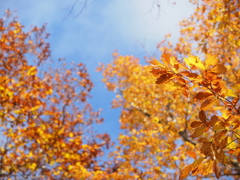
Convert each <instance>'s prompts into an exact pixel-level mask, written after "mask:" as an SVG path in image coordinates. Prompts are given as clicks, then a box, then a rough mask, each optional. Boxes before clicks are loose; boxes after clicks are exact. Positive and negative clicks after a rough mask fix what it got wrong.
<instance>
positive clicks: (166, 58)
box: [161, 52, 171, 66]
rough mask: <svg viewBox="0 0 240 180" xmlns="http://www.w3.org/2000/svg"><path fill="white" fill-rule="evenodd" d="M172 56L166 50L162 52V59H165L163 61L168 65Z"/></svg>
mask: <svg viewBox="0 0 240 180" xmlns="http://www.w3.org/2000/svg"><path fill="white" fill-rule="evenodd" d="M170 57H171V55H170V54H169V53H167V52H164V53H163V54H162V58H161V60H162V61H163V63H164V64H165V65H166V66H168V65H169V64H170Z"/></svg>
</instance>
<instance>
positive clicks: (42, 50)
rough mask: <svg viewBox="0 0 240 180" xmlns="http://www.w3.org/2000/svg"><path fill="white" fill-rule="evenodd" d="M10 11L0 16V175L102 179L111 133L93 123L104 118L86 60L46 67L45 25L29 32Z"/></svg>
mask: <svg viewBox="0 0 240 180" xmlns="http://www.w3.org/2000/svg"><path fill="white" fill-rule="evenodd" d="M10 16H11V15H10V12H9V11H7V17H6V18H7V19H6V20H4V19H1V20H0V28H1V29H0V38H1V39H0V48H1V49H0V50H1V52H0V53H1V54H0V74H1V76H0V104H1V106H0V122H1V145H0V154H1V155H0V179H9V178H12V179H79V178H80V179H87V178H91V179H98V178H99V176H100V175H101V174H104V173H105V172H102V171H100V164H99V163H98V162H97V161H96V158H97V157H99V156H101V155H102V153H103V148H108V147H109V143H110V139H109V136H108V135H107V134H94V133H93V130H92V129H91V126H92V124H96V123H101V121H102V119H100V118H98V116H99V112H94V111H93V110H92V108H91V106H90V104H88V102H87V99H88V97H89V92H90V90H91V88H92V86H93V84H92V82H91V80H90V79H89V75H88V73H87V71H86V68H85V66H84V65H83V64H81V63H80V64H78V65H76V66H74V67H75V68H72V69H67V68H65V67H64V64H63V63H62V62H61V61H60V62H59V65H61V67H60V68H57V69H53V68H52V69H47V62H46V61H47V60H48V61H49V60H50V50H49V44H48V43H46V41H45V39H46V38H47V36H48V34H46V33H45V27H44V26H43V27H42V28H38V27H33V28H32V29H31V30H30V31H29V32H27V33H26V32H24V30H23V28H24V27H23V26H22V25H21V24H20V23H19V22H18V21H17V20H16V19H12V18H11V17H10ZM54 63H56V67H57V66H58V65H57V62H54ZM44 65H45V66H44ZM48 66H49V65H48Z"/></svg>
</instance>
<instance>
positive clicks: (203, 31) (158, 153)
mask: <svg viewBox="0 0 240 180" xmlns="http://www.w3.org/2000/svg"><path fill="white" fill-rule="evenodd" d="M192 3H193V4H194V5H195V7H196V9H195V12H194V14H193V15H192V16H191V17H190V18H189V19H187V20H184V21H182V22H181V23H180V25H181V36H180V38H179V41H178V42H177V43H175V44H173V43H171V42H170V40H169V37H170V35H167V36H166V39H164V40H163V41H162V42H160V43H159V44H158V47H159V49H160V51H161V52H162V55H161V57H160V59H158V58H156V57H151V58H149V59H147V61H148V62H149V63H150V66H149V65H141V64H140V62H139V59H137V58H135V57H132V56H119V55H117V54H115V57H114V60H113V63H111V64H108V65H107V66H106V67H103V75H104V79H103V81H104V82H105V83H106V86H107V87H108V89H109V90H111V91H113V90H114V91H115V92H117V95H116V99H115V100H113V107H122V108H123V110H122V113H121V117H120V123H121V128H122V129H124V130H125V133H124V134H121V135H120V136H119V141H120V142H119V143H120V146H118V147H117V148H118V151H117V152H116V154H117V156H116V157H119V159H120V160H119V161H121V162H122V163H121V164H120V167H119V169H120V170H119V172H121V173H120V174H121V175H119V176H120V177H121V178H120V179H138V178H139V179H178V178H179V179H185V178H187V177H188V176H195V178H198V179H201V178H203V177H210V178H211V177H213V178H214V177H216V178H220V177H223V178H224V177H226V176H232V177H233V178H236V179H239V177H240V146H239V142H240V139H239V138H240V121H239V115H240V104H239V99H240V94H239V93H240V85H239V83H240V81H239V78H240V72H239V66H240V64H239V63H240V59H239V57H240V41H239V35H240V31H239V29H240V18H239V17H240V13H239V12H240V11H239V9H240V4H239V1H236V0H220V1H213V0H203V1H192ZM149 72H150V73H149Z"/></svg>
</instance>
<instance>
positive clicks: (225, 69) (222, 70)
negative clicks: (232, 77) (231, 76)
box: [212, 64, 227, 74]
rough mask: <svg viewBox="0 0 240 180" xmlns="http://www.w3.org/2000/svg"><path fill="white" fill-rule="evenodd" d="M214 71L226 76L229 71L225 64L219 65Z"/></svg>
mask: <svg viewBox="0 0 240 180" xmlns="http://www.w3.org/2000/svg"><path fill="white" fill-rule="evenodd" d="M212 70H213V72H215V73H217V74H224V73H225V72H226V71H227V68H226V67H225V66H224V65H223V64H218V65H216V66H215V67H214V68H213V69H212Z"/></svg>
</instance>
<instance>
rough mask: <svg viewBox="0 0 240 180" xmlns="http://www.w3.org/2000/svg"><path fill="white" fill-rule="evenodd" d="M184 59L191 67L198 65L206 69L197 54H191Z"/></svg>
mask: <svg viewBox="0 0 240 180" xmlns="http://www.w3.org/2000/svg"><path fill="white" fill-rule="evenodd" d="M184 61H185V62H186V64H187V65H188V66H190V67H191V68H193V67H194V66H196V67H198V68H199V69H201V70H205V67H204V65H203V63H202V61H201V60H200V59H199V58H198V57H197V56H190V57H188V58H184Z"/></svg>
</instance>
